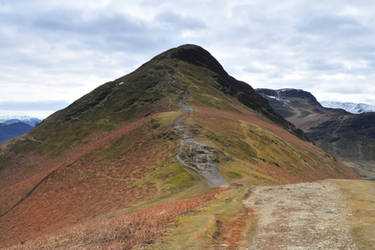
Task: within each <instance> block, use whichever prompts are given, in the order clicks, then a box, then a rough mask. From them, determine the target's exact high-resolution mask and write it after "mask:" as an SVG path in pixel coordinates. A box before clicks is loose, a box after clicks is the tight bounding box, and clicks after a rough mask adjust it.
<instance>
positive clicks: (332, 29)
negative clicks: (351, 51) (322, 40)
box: [297, 15, 369, 36]
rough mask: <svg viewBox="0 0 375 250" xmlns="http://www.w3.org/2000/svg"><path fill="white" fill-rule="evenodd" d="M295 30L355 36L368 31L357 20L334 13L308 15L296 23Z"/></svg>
mask: <svg viewBox="0 0 375 250" xmlns="http://www.w3.org/2000/svg"><path fill="white" fill-rule="evenodd" d="M297 30H298V31H299V32H303V33H309V34H318V35H319V34H324V35H329V36H332V35H340V36H356V35H363V34H366V33H368V32H369V30H368V29H367V27H365V26H363V25H362V24H361V23H359V22H358V21H357V20H355V19H353V18H350V17H345V16H335V15H318V16H311V17H308V18H307V19H306V20H302V22H301V24H299V25H297Z"/></svg>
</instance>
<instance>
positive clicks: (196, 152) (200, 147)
mask: <svg viewBox="0 0 375 250" xmlns="http://www.w3.org/2000/svg"><path fill="white" fill-rule="evenodd" d="M188 96H189V93H188V92H185V93H184V95H183V96H181V98H180V100H179V105H180V107H181V109H182V110H184V111H185V112H184V114H182V115H181V116H180V117H178V118H177V119H176V120H175V122H174V129H175V132H176V133H177V134H178V135H179V136H180V137H181V143H180V148H179V152H178V154H177V160H178V161H179V162H180V163H181V164H182V165H184V166H185V167H186V168H188V169H190V170H193V171H194V172H196V173H197V174H198V175H199V176H200V177H201V178H202V179H204V180H206V181H207V184H208V185H210V186H214V187H218V186H223V185H227V184H228V183H227V182H226V181H225V180H224V178H223V177H222V176H221V174H220V172H219V170H218V167H217V164H216V163H217V162H218V159H217V157H216V155H215V154H214V152H215V150H214V149H213V148H211V147H209V146H207V145H204V144H202V143H199V142H197V141H196V140H195V139H194V136H193V133H192V131H191V129H190V128H189V126H188V125H186V124H184V121H185V120H186V119H187V118H188V117H189V115H190V112H193V111H194V109H193V107H191V106H188V105H186V104H185V99H186V98H187V97H188Z"/></svg>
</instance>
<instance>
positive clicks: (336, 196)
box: [244, 180, 357, 249]
mask: <svg viewBox="0 0 375 250" xmlns="http://www.w3.org/2000/svg"><path fill="white" fill-rule="evenodd" d="M252 192H253V193H252V195H251V196H250V197H249V198H248V199H247V200H245V201H244V203H245V205H246V206H248V207H249V208H252V209H254V210H255V211H256V213H257V216H258V223H257V229H256V233H255V236H254V238H253V239H252V242H249V246H248V248H247V249H357V248H356V246H355V244H354V243H353V240H352V238H351V236H350V225H349V223H348V222H347V221H346V219H345V218H346V216H347V215H348V214H350V211H349V208H348V205H347V202H345V198H344V196H343V194H342V193H341V192H340V190H339V189H338V188H337V187H336V186H335V185H334V184H333V183H332V182H331V181H329V180H325V181H320V182H312V183H300V184H290V185H281V186H271V187H270V186H269V187H256V188H254V189H253V190H252Z"/></svg>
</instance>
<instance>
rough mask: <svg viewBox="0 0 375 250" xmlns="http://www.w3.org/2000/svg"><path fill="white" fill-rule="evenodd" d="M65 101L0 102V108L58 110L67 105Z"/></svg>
mask: <svg viewBox="0 0 375 250" xmlns="http://www.w3.org/2000/svg"><path fill="white" fill-rule="evenodd" d="M68 104H69V103H68V102H66V101H41V102H0V109H1V110H58V109H62V108H65V107H66V106H68Z"/></svg>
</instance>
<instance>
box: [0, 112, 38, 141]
mask: <svg viewBox="0 0 375 250" xmlns="http://www.w3.org/2000/svg"><path fill="white" fill-rule="evenodd" d="M7 118H11V119H7ZM40 122H41V120H40V119H38V118H33V117H28V116H22V117H0V143H1V142H3V141H6V140H10V139H12V138H14V137H17V136H20V135H23V134H25V133H27V132H29V131H30V130H31V129H32V128H34V127H35V126H36V125H38V124H39V123H40Z"/></svg>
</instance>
